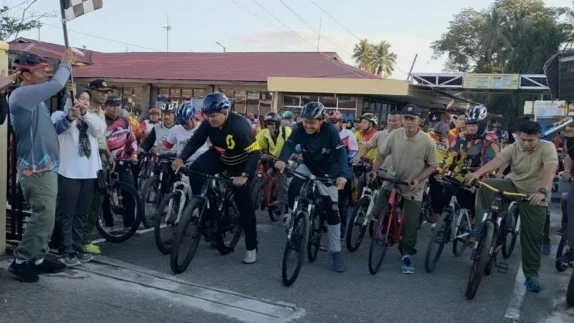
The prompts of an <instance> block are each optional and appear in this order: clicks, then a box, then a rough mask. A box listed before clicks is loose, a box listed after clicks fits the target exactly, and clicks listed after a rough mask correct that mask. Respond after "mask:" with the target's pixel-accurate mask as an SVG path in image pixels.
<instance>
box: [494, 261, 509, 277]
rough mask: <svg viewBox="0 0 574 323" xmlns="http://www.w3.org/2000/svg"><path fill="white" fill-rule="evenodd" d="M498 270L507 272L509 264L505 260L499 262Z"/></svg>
mask: <svg viewBox="0 0 574 323" xmlns="http://www.w3.org/2000/svg"><path fill="white" fill-rule="evenodd" d="M496 270H497V271H498V272H499V273H502V274H506V273H507V272H508V264H507V263H505V262H499V263H498V265H497V266H496Z"/></svg>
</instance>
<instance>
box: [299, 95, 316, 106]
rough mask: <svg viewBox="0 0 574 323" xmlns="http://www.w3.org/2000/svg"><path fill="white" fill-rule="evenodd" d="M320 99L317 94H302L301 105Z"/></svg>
mask: <svg viewBox="0 0 574 323" xmlns="http://www.w3.org/2000/svg"><path fill="white" fill-rule="evenodd" d="M318 100H319V97H318V96H316V95H304V96H301V105H305V104H307V103H309V102H311V101H315V102H317V101H318Z"/></svg>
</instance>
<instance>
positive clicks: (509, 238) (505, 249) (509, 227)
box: [501, 206, 519, 259]
mask: <svg viewBox="0 0 574 323" xmlns="http://www.w3.org/2000/svg"><path fill="white" fill-rule="evenodd" d="M514 208H515V209H514ZM502 219H503V220H502V221H503V223H504V227H503V228H501V229H502V230H503V232H502V234H504V238H503V239H504V241H503V245H502V257H504V259H508V258H510V256H512V252H513V251H514V246H515V245H516V239H517V238H518V230H516V226H517V225H519V222H518V206H514V207H513V210H511V211H510V212H508V213H506V214H504V217H503V218H502Z"/></svg>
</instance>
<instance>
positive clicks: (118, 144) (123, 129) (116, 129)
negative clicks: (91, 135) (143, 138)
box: [106, 118, 138, 160]
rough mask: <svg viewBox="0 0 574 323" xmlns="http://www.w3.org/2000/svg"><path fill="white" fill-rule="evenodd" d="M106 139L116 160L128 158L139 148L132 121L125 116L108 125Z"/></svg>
mask: <svg viewBox="0 0 574 323" xmlns="http://www.w3.org/2000/svg"><path fill="white" fill-rule="evenodd" d="M106 140H107V142H108V148H109V149H110V153H111V154H112V156H114V159H115V160H126V159H128V158H129V157H130V155H131V154H132V153H134V152H136V151H137V149H138V146H137V142H136V137H135V135H134V133H133V131H132V127H131V126H130V122H129V121H128V120H127V119H125V118H118V119H116V120H115V121H114V122H112V124H110V125H109V126H108V128H107V129H106Z"/></svg>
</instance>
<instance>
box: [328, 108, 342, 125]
mask: <svg viewBox="0 0 574 323" xmlns="http://www.w3.org/2000/svg"><path fill="white" fill-rule="evenodd" d="M326 119H327V121H330V122H340V121H342V120H343V115H342V114H341V112H339V111H336V110H334V111H333V110H332V111H329V112H327V117H326Z"/></svg>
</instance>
